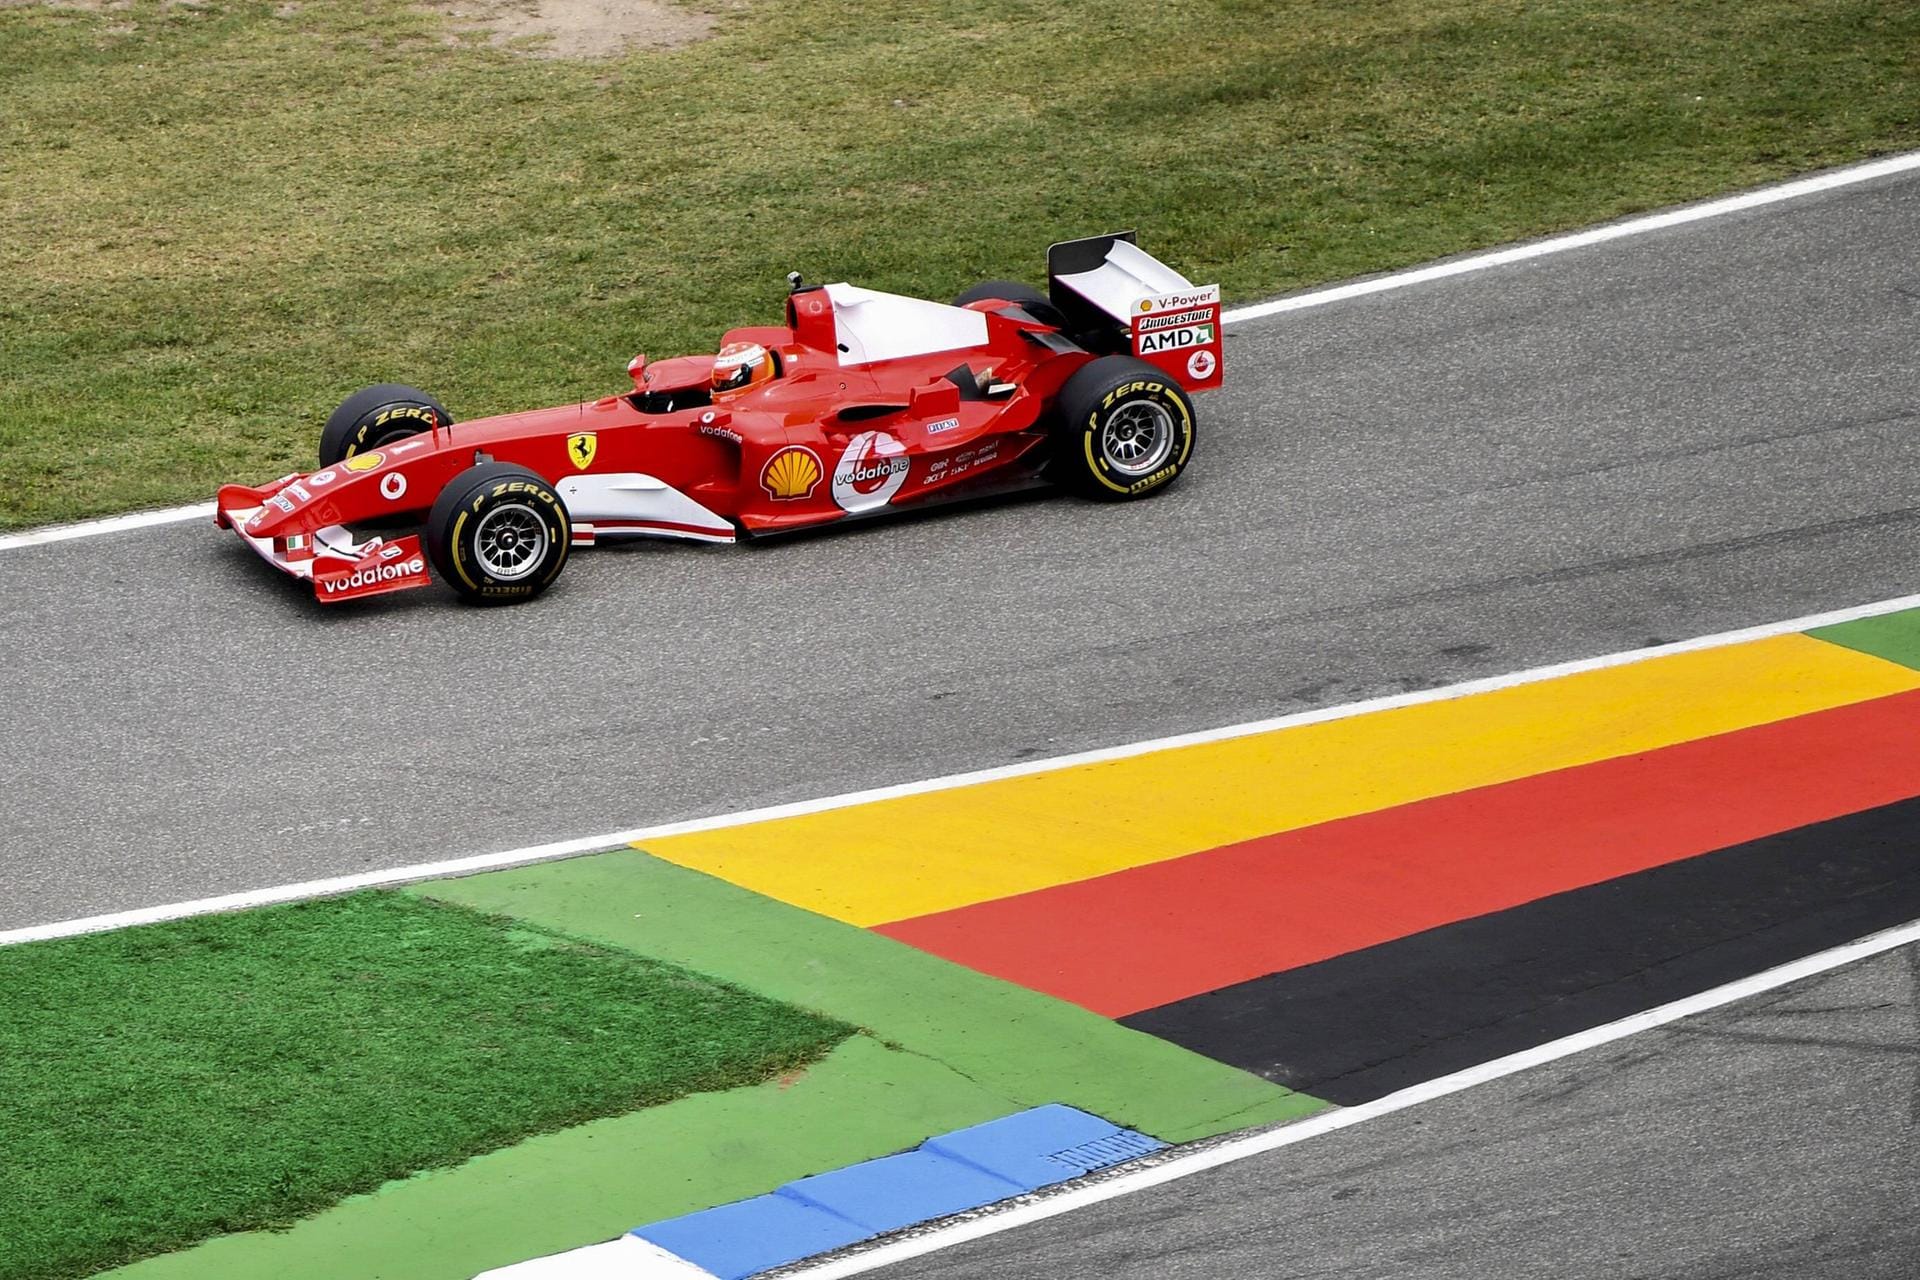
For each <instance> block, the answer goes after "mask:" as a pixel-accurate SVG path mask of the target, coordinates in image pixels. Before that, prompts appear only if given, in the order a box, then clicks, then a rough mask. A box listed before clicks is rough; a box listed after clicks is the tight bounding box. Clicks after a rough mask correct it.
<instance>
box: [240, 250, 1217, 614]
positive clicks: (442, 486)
mask: <svg viewBox="0 0 1920 1280" xmlns="http://www.w3.org/2000/svg"><path fill="white" fill-rule="evenodd" d="M1047 276H1048V286H1049V287H1048V292H1047V293H1046V294H1042V293H1040V292H1039V291H1038V290H1035V289H1032V288H1029V287H1028V286H1025V285H1020V284H1013V283H1010V282H1007V281H989V282H987V283H985V284H982V285H978V286H976V287H975V288H972V289H969V290H968V291H967V292H965V293H963V294H961V295H960V297H959V298H958V299H956V300H955V302H954V304H953V305H951V306H948V305H946V304H944V303H938V302H925V301H921V300H919V299H916V298H906V297H901V296H898V295H895V294H887V293H877V292H873V291H870V290H866V289H856V288H853V287H852V286H849V285H844V284H831V285H824V286H818V285H815V286H806V285H802V284H801V283H800V281H799V278H798V276H794V277H790V278H789V280H790V284H791V292H790V293H789V295H788V298H787V317H786V319H787V322H786V324H785V325H784V326H781V327H765V328H749V329H735V330H732V331H731V332H729V333H728V334H727V335H726V337H725V339H724V341H723V343H722V345H721V348H720V354H719V355H718V356H717V357H715V356H682V357H679V358H677V359H672V360H662V361H659V362H657V363H653V364H649V363H647V360H646V358H645V357H644V356H636V357H635V358H634V360H633V361H632V363H631V364H629V365H628V366H627V371H628V372H629V373H630V374H631V375H632V377H633V390H632V391H629V392H625V393H623V394H620V395H612V396H608V397H606V398H605V399H602V400H597V401H593V402H590V403H587V404H574V405H565V406H563V407H561V408H557V409H537V410H534V411H532V412H528V413H512V414H504V415H502V416H500V417H495V418H481V419H476V420H473V421H468V422H460V423H455V422H454V420H453V419H452V418H451V417H450V416H449V415H448V414H447V411H446V410H445V409H444V408H442V407H441V406H440V404H439V402H437V401H436V400H434V399H433V398H432V397H430V396H427V395H425V394H423V393H422V392H419V391H416V390H414V389H413V388H411V387H404V386H398V385H393V384H386V385H381V386H377V387H368V388H367V389H366V390H364V391H361V392H359V393H357V394H355V395H353V396H351V397H349V398H348V399H347V400H346V401H345V402H344V403H343V404H341V406H340V407H339V408H338V409H336V410H335V411H334V413H333V415H332V416H331V417H330V418H329V419H328V420H327V425H326V428H325V430H324V431H323V432H322V433H321V437H320V462H321V467H320V469H319V470H317V471H314V472H311V473H309V474H306V475H290V476H285V477H283V478H281V479H279V480H276V481H274V482H273V483H271V484H268V485H264V486H261V487H258V488H253V487H249V486H246V485H227V486H225V487H223V488H222V489H221V490H220V493H219V497H218V500H217V502H216V504H215V506H216V515H215V520H216V522H217V523H218V524H219V525H220V526H221V527H223V528H230V529H232V530H234V531H235V532H236V533H238V534H239V535H240V536H241V537H242V538H244V539H245V540H246V542H247V544H248V545H249V546H251V547H252V548H253V549H254V550H255V551H257V552H258V553H259V554H260V555H261V556H262V557H264V558H265V559H266V560H267V561H268V563H270V564H272V565H274V566H275V567H277V568H279V569H282V570H284V571H285V572H287V573H289V574H292V575H294V576H295V577H299V578H304V579H307V580H309V581H311V582H312V583H313V590H314V594H315V595H316V596H318V597H319V599H321V600H324V601H339V600H352V599H358V598H360V597H362V596H370V595H379V594H383V593H385V592H389V591H400V590H404V589H407V588H410V587H419V586H425V585H426V584H427V582H428V580H429V575H428V571H427V565H428V562H429V561H431V562H432V564H433V567H434V568H435V569H436V570H438V572H439V574H440V576H441V577H442V578H444V579H445V580H446V581H447V583H448V584H449V585H450V586H451V587H452V588H453V589H454V590H455V591H456V592H458V593H459V594H460V595H462V596H463V597H466V598H467V599H469V600H475V601H483V602H496V603H504V602H509V601H514V600H524V599H528V598H530V597H532V596H534V595H537V594H539V593H540V592H541V591H543V590H544V589H546V588H547V587H548V586H550V585H552V583H553V581H554V579H555V578H556V577H558V576H559V574H560V570H561V569H562V568H563V567H564V566H565V564H566V562H567V554H568V551H569V550H570V549H571V548H573V547H578V546H591V545H592V544H593V543H594V542H596V541H598V540H600V539H602V538H611V537H622V536H648V537H665V538H690V539H694V540H696V541H702V542H732V541H734V540H735V539H736V538H738V537H739V536H740V535H741V534H743V533H745V534H750V535H762V534H769V533H778V532H782V531H785V530H792V529H801V528H808V527H811V526H815V525H822V524H828V523H833V522H837V521H842V520H848V519H852V518H855V517H860V516H867V515H874V514H878V513H882V512H885V511H890V510H894V509H900V508H910V507H920V506H924V505H928V504H931V503H934V502H937V501H940V500H944V499H951V498H955V497H961V496H973V495H976V494H979V493H981V492H985V491H994V490H1002V489H1015V488H1023V487H1027V486H1029V485H1032V484H1036V483H1048V482H1051V483H1057V484H1061V485H1064V486H1066V487H1068V488H1071V489H1074V490H1077V491H1079V492H1081V493H1084V494H1086V495H1088V496H1091V497H1095V498H1109V499H1125V498H1137V497H1142V496H1145V495H1147V494H1150V493H1154V492H1156V491H1158V490H1160V489H1162V488H1164V487H1166V485H1167V484H1169V483H1170V482H1172V480H1173V479H1174V477H1175V476H1177V475H1179V474H1180V471H1181V468H1183V467H1184V466H1186V464H1187V461H1188V459H1189V458H1190V457H1191V456H1192V452H1193V440H1194V416H1193V402H1192V400H1191V399H1190V398H1189V393H1190V392H1196V391H1205V390H1209V389H1211V388H1213V387H1217V386H1218V385H1219V384H1220V376H1221V341H1220V290H1219V287H1218V286H1217V285H1215V286H1205V287H1197V286H1195V285H1193V284H1192V283H1191V282H1189V281H1188V280H1187V279H1186V278H1185V277H1183V276H1181V275H1180V274H1179V273H1178V272H1176V271H1174V270H1173V269H1172V268H1170V267H1168V266H1166V265H1165V264H1163V263H1161V262H1159V261H1158V260H1156V259H1155V258H1153V257H1152V256H1150V255H1149V254H1147V253H1145V252H1143V251H1142V250H1141V249H1140V248H1139V247H1138V246H1137V245H1135V244H1134V242H1133V236H1132V234H1131V233H1123V234H1120V235H1110V236H1097V237H1094V238H1092V239H1088V240H1075V241H1070V242H1068V243H1065V244H1058V245H1055V246H1053V248H1052V249H1051V250H1049V252H1048V255H1047ZM422 520H424V527H423V528H420V529H419V531H418V532H415V533H409V534H406V535H405V536H397V537H389V536H386V535H382V534H379V533H377V532H376V531H377V530H380V529H386V530H389V531H391V530H392V529H393V528H395V527H396V526H397V525H409V524H410V525H415V526H418V525H419V524H420V522H421V521H422ZM356 528H358V529H360V530H361V532H360V533H356V532H354V530H355V529H356Z"/></svg>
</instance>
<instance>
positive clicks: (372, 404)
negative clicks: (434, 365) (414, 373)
mask: <svg viewBox="0 0 1920 1280" xmlns="http://www.w3.org/2000/svg"><path fill="white" fill-rule="evenodd" d="M452 425H453V415H452V414H450V413H448V412H447V409H446V406H445V405H443V404H441V403H440V402H439V401H438V400H435V399H434V398H433V397H432V396H430V395H428V394H427V393H426V392H424V391H422V390H420V389H419V388H417V387H409V386H405V385H403V384H401V383H398V382H382V383H380V384H379V385H378V386H372V387H362V388H361V389H360V390H358V391H356V392H354V393H353V394H352V395H350V396H348V397H347V398H346V399H345V400H342V401H341V402H340V404H339V406H338V407H337V408H335V409H334V411H333V412H332V413H330V414H328V415H327V425H326V426H324V427H322V428H321V429H320V465H321V466H323V467H331V466H333V465H334V464H335V463H338V462H344V461H345V460H346V459H348V458H351V457H353V456H354V455H355V454H356V453H366V452H368V451H369V450H372V449H378V448H380V447H381V446H382V445H389V444H392V443H393V442H394V441H396V440H404V439H406V438H407V437H408V436H411V435H418V434H419V433H420V432H422V431H428V430H431V429H432V428H433V427H435V426H441V427H450V426H452Z"/></svg>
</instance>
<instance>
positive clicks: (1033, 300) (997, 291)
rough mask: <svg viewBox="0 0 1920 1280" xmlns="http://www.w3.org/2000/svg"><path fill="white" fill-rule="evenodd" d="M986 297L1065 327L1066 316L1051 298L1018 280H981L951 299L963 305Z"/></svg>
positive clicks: (1059, 327) (1057, 327)
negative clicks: (1011, 304) (1023, 309)
mask: <svg viewBox="0 0 1920 1280" xmlns="http://www.w3.org/2000/svg"><path fill="white" fill-rule="evenodd" d="M988 298H999V299H1000V300H1001V301H1003V302H1011V303H1014V304H1016V305H1018V306H1020V307H1023V308H1025V309H1026V312H1027V314H1028V315H1030V316H1032V317H1033V318H1034V319H1035V320H1038V321H1039V322H1040V323H1041V324H1050V325H1052V326H1053V327H1054V328H1056V329H1065V328H1066V327H1067V318H1066V316H1064V315H1062V314H1061V312H1060V308H1058V307H1056V306H1054V305H1053V300H1052V299H1051V298H1049V297H1047V295H1046V294H1044V293H1042V292H1040V291H1039V290H1038V289H1036V288H1034V287H1033V286H1032V285H1030V284H1021V283H1020V282H1019V281H1018V280H982V281H981V282H980V283H979V284H977V285H975V286H973V288H971V289H968V290H967V291H966V292H964V293H962V294H961V295H960V296H959V297H957V298H955V299H954V300H953V305H954V306H956V307H964V306H966V305H967V304H968V303H970V302H983V301H985V300H986V299H988Z"/></svg>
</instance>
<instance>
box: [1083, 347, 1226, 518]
mask: <svg viewBox="0 0 1920 1280" xmlns="http://www.w3.org/2000/svg"><path fill="white" fill-rule="evenodd" d="M1057 404H1058V410H1059V413H1058V417H1057V419H1056V420H1055V422H1054V425H1053V431H1054V442H1053V443H1054V451H1053V465H1052V468H1051V470H1050V474H1051V475H1052V476H1053V478H1054V479H1055V480H1057V481H1059V482H1060V483H1061V484H1063V485H1065V486H1066V487H1067V488H1069V489H1072V490H1074V491H1075V492H1077V493H1080V494H1084V495H1085V496H1087V497H1089V498H1098V499H1101V500H1102V501H1106V502H1124V501H1126V500H1128V499H1130V498H1144V497H1146V496H1147V495H1149V494H1152V493H1158V492H1159V491H1160V490H1162V489H1164V488H1166V487H1167V486H1168V485H1170V484H1172V483H1173V481H1174V479H1175V478H1176V477H1178V476H1179V474H1180V472H1181V471H1182V470H1183V469H1184V468H1185V467H1186V465H1187V459H1188V458H1189V457H1191V456H1192V455H1193V437H1194V418H1193V401H1192V400H1190V399H1188V398H1187V393H1186V392H1185V391H1184V390H1182V389H1181V387H1180V384H1179V383H1177V382H1175V381H1174V380H1173V379H1172V378H1170V377H1168V376H1167V375H1166V374H1165V373H1162V372H1161V371H1160V370H1159V369H1156V368H1155V367H1154V366H1152V365H1150V364H1148V363H1147V362H1146V361H1144V360H1136V359H1135V358H1134V357H1132V356H1101V357H1100V358H1099V359H1098V360H1091V361H1089V362H1087V363H1086V364H1085V365H1083V366H1081V368H1080V369H1079V371H1078V372H1076V373H1075V374H1074V375H1073V376H1072V377H1071V378H1068V379H1067V382H1066V385H1065V386H1063V387H1061V388H1060V397H1059V400H1058V401H1057Z"/></svg>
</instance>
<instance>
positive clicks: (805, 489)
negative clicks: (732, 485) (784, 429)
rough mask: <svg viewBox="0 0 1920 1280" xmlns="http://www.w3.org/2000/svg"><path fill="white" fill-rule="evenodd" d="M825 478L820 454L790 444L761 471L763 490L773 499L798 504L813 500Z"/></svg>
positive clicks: (769, 460)
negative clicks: (796, 502) (821, 481)
mask: <svg viewBox="0 0 1920 1280" xmlns="http://www.w3.org/2000/svg"><path fill="white" fill-rule="evenodd" d="M821 474H822V468H821V466H820V456H819V455H818V454H816V453H815V452H814V451H813V450H811V449H809V448H807V447H806V446H804V445H797V444H790V445H788V446H787V447H786V448H784V449H782V450H781V451H780V452H778V453H776V454H774V455H773V456H772V457H771V458H768V459H767V465H766V466H764V467H762V468H761V469H760V487H761V488H762V489H765V490H766V491H767V496H768V497H769V498H774V499H778V500H780V501H797V500H798V499H801V498H809V497H812V496H813V491H814V489H815V487H816V486H818V485H819V483H820V476H821Z"/></svg>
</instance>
